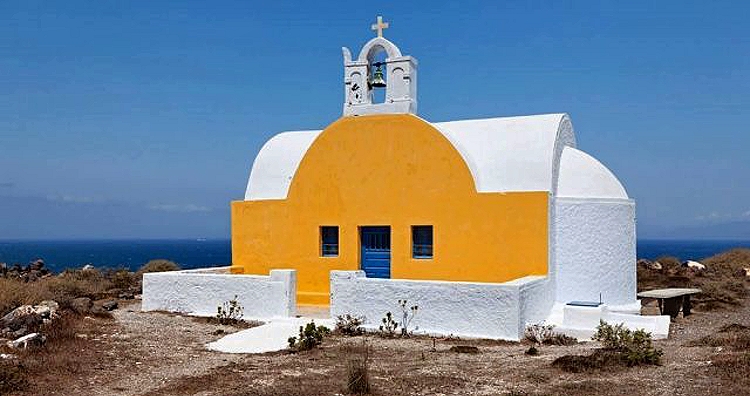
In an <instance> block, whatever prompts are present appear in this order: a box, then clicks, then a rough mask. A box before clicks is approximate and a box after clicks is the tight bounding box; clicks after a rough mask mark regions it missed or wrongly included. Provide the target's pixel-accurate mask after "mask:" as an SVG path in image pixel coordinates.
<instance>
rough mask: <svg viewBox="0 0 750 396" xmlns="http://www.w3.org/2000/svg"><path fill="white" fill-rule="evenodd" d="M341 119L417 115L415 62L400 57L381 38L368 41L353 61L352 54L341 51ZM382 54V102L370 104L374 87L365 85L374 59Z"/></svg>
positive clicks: (399, 53) (395, 48)
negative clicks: (383, 91)
mask: <svg viewBox="0 0 750 396" xmlns="http://www.w3.org/2000/svg"><path fill="white" fill-rule="evenodd" d="M341 50H342V53H343V55H344V111H343V114H344V116H357V115H364V114H399V113H400V114H403V113H411V114H416V113H417V65H418V63H417V60H416V58H413V57H411V56H403V55H401V50H399V49H398V47H397V46H396V45H395V44H393V43H392V42H390V41H388V40H386V39H385V38H383V37H375V38H373V39H372V40H370V41H368V42H367V43H366V44H365V45H364V46H363V47H362V50H361V51H360V53H359V57H358V58H357V59H355V60H352V55H351V51H349V49H348V48H346V47H344V48H342V49H341ZM379 52H385V53H386V55H387V57H386V59H385V65H384V69H385V70H384V74H385V80H386V86H385V98H384V101H383V102H382V103H375V102H373V94H374V92H375V89H377V88H374V87H371V86H370V84H369V83H368V81H369V76H370V75H371V74H372V72H373V70H374V68H375V67H376V66H374V65H373V62H374V61H375V56H376V55H377V54H378V53H379Z"/></svg>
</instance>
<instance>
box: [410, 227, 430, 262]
mask: <svg viewBox="0 0 750 396" xmlns="http://www.w3.org/2000/svg"><path fill="white" fill-rule="evenodd" d="M411 256H412V257H413V258H417V259H430V258H432V226H411Z"/></svg>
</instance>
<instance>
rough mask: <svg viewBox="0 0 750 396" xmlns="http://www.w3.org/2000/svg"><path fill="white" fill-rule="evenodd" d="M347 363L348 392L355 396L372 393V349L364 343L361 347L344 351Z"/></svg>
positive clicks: (348, 348)
mask: <svg viewBox="0 0 750 396" xmlns="http://www.w3.org/2000/svg"><path fill="white" fill-rule="evenodd" d="M344 352H345V354H346V355H347V361H346V391H347V392H348V393H349V394H354V395H366V394H368V393H370V372H369V371H370V347H369V345H367V343H366V342H365V341H362V346H361V347H347V348H345V349H344Z"/></svg>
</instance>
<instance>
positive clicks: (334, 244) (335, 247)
mask: <svg viewBox="0 0 750 396" xmlns="http://www.w3.org/2000/svg"><path fill="white" fill-rule="evenodd" d="M320 255H321V256H323V257H336V256H338V255H339V227H337V226H322V227H320Z"/></svg>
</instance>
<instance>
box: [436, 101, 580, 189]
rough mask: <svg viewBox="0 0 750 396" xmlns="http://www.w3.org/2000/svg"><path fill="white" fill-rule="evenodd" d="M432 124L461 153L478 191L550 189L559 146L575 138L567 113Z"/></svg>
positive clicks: (569, 142) (571, 143)
mask: <svg viewBox="0 0 750 396" xmlns="http://www.w3.org/2000/svg"><path fill="white" fill-rule="evenodd" d="M432 125H433V126H434V127H435V128H437V129H438V130H439V131H440V132H442V133H443V135H445V137H446V138H448V140H450V141H451V143H453V146H455V147H456V149H457V150H458V152H459V153H461V156H462V157H463V158H464V161H466V164H467V165H468V166H469V169H470V170H471V174H472V175H473V176H474V183H475V185H476V188H477V191H479V192H511V191H554V189H555V185H556V183H555V180H556V176H557V163H558V160H559V158H560V154H561V153H562V149H563V147H564V146H574V147H575V144H576V142H575V135H574V134H573V126H572V124H571V123H570V118H569V117H568V116H567V115H566V114H542V115H533V116H522V117H503V118H487V119H481V120H466V121H450V122H438V123H433V124H432Z"/></svg>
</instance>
